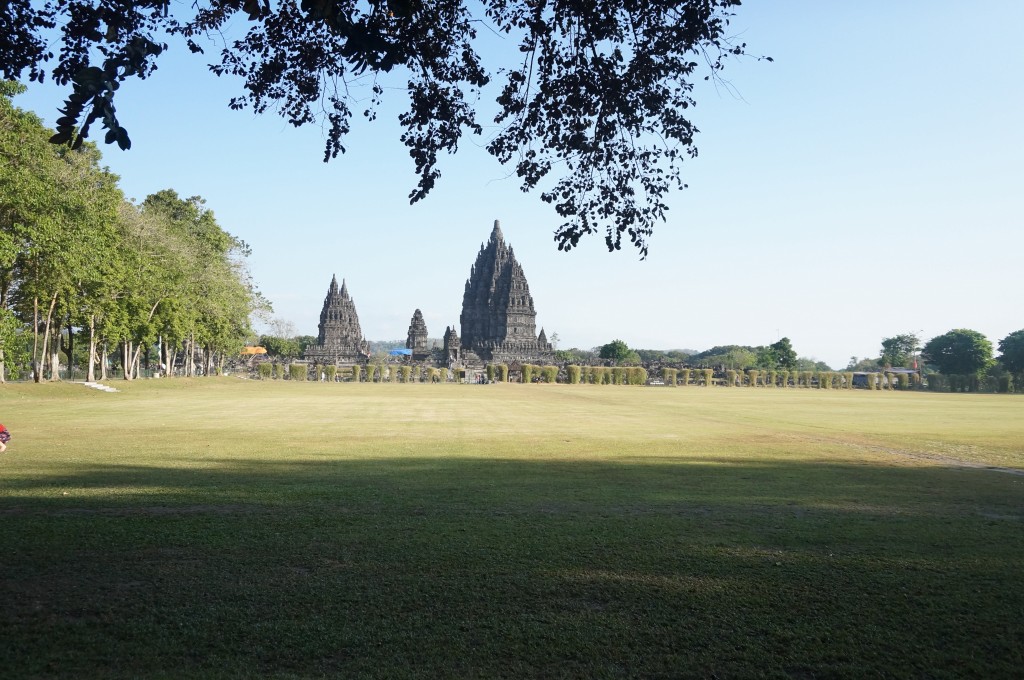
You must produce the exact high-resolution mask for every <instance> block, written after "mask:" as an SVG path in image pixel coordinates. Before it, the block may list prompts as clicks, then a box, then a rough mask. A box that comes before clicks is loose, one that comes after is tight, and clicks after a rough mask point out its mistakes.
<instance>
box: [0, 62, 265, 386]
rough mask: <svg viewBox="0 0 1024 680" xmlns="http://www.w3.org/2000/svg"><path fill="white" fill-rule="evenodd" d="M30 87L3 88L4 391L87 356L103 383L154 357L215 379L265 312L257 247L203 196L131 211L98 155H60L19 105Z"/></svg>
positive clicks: (155, 200)
mask: <svg viewBox="0 0 1024 680" xmlns="http://www.w3.org/2000/svg"><path fill="white" fill-rule="evenodd" d="M23 89H24V88H23V87H22V86H20V85H17V84H14V83H8V82H0V380H4V379H5V378H6V376H7V375H13V376H18V375H19V374H21V373H22V372H24V371H26V370H29V371H31V374H32V376H33V378H34V379H35V380H36V381H39V380H41V379H43V377H44V376H48V377H49V378H50V379H58V378H59V376H60V372H61V358H62V357H64V358H66V359H67V360H69V361H70V360H72V359H73V358H74V357H76V356H79V355H83V356H84V363H85V366H84V369H85V370H84V373H85V375H86V377H87V378H88V379H90V380H93V379H96V374H95V373H96V368H97V367H99V369H100V373H101V375H100V376H99V377H100V379H102V378H104V377H106V376H105V371H106V368H107V366H108V365H109V364H110V363H111V362H110V361H109V356H108V355H110V354H112V353H116V354H118V361H117V363H120V364H121V366H122V367H123V369H124V377H125V378H127V379H131V378H133V377H135V376H137V375H138V371H139V366H140V359H141V357H143V356H145V354H144V350H148V349H149V348H153V349H154V350H155V353H156V358H157V361H158V362H159V363H161V364H164V365H165V366H173V365H175V363H176V362H180V363H181V364H182V365H183V366H184V370H185V373H186V374H188V375H194V374H196V373H199V372H203V373H206V374H210V373H213V372H216V371H217V369H218V368H219V367H222V364H223V361H224V359H225V357H228V356H235V355H237V353H238V351H239V349H240V348H241V347H242V346H243V344H244V342H245V340H246V338H248V337H251V334H252V331H251V328H250V315H251V313H252V312H253V311H254V310H255V309H257V308H259V307H265V306H266V303H265V302H264V301H263V300H262V298H261V297H260V295H259V294H258V293H257V292H256V290H255V288H254V287H253V285H252V282H251V280H250V277H249V275H248V271H247V269H246V267H245V257H246V255H248V247H247V246H246V244H245V243H244V242H242V241H240V240H238V239H236V238H235V237H233V236H231V235H230V234H228V233H227V232H225V231H224V230H223V229H221V227H220V226H219V225H218V224H217V221H216V219H215V218H214V215H213V212H212V211H210V210H209V209H207V208H206V207H205V204H204V201H203V199H202V198H200V197H198V196H193V197H191V198H181V197H179V196H178V194H177V193H176V192H174V191H173V190H170V189H168V190H164V191H160V192H158V193H156V194H153V195H151V196H149V197H147V198H146V199H145V200H144V201H143V202H142V203H141V204H138V205H136V204H135V203H132V202H131V201H128V200H126V199H125V197H124V194H123V193H122V191H121V190H120V188H119V187H118V177H117V176H116V175H113V174H111V173H110V172H109V171H108V170H107V169H106V168H104V167H102V166H101V164H100V161H101V156H100V153H99V152H98V151H97V149H96V148H95V147H94V146H92V145H90V144H84V145H82V146H81V147H80V148H78V149H75V150H72V149H69V148H67V147H62V146H56V145H53V144H50V143H49V138H50V137H51V135H53V134H54V133H53V130H48V129H47V128H46V127H45V126H44V125H43V124H42V122H41V121H40V120H39V118H38V117H36V116H35V115H34V114H32V113H29V112H26V111H23V110H21V109H18V108H16V107H15V106H14V105H13V104H12V102H11V97H13V96H14V95H16V94H18V93H19V92H21V91H23ZM79 344H83V345H85V346H86V347H87V349H86V350H85V351H84V352H82V351H81V350H80V349H79V348H77V346H78V345H79Z"/></svg>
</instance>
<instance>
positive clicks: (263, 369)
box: [256, 362, 274, 380]
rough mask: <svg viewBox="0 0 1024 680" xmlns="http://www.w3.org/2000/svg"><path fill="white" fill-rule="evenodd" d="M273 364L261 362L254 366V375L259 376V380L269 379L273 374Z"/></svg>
mask: <svg viewBox="0 0 1024 680" xmlns="http://www.w3.org/2000/svg"><path fill="white" fill-rule="evenodd" d="M273 371H274V366H273V364H269V363H266V362H264V363H261V364H258V365H257V366H256V375H258V376H259V378H260V380H270V377H271V375H273Z"/></svg>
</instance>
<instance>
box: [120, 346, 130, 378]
mask: <svg viewBox="0 0 1024 680" xmlns="http://www.w3.org/2000/svg"><path fill="white" fill-rule="evenodd" d="M121 366H122V367H123V368H124V379H125V380H131V379H132V343H131V340H125V341H124V343H123V344H122V345H121Z"/></svg>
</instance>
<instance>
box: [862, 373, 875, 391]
mask: <svg viewBox="0 0 1024 680" xmlns="http://www.w3.org/2000/svg"><path fill="white" fill-rule="evenodd" d="M875 375H876V374H875V373H868V374H867V375H865V376H864V387H865V388H866V389H869V390H873V389H875Z"/></svg>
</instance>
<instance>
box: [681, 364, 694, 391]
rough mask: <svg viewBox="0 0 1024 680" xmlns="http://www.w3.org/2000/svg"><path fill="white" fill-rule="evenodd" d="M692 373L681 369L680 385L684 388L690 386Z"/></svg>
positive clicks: (686, 369)
mask: <svg viewBox="0 0 1024 680" xmlns="http://www.w3.org/2000/svg"><path fill="white" fill-rule="evenodd" d="M692 372H693V371H691V370H690V369H689V368H683V369H680V371H679V384H680V385H682V386H684V387H685V386H687V385H689V384H690V373H692Z"/></svg>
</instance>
